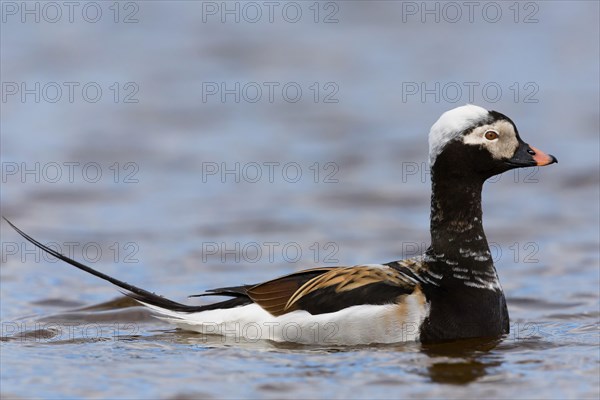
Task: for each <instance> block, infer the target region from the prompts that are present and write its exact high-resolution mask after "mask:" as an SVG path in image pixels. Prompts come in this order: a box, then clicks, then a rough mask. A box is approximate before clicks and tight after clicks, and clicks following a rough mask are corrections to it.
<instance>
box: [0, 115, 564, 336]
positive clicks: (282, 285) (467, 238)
mask: <svg viewBox="0 0 600 400" xmlns="http://www.w3.org/2000/svg"><path fill="white" fill-rule="evenodd" d="M429 159H430V165H431V181H432V185H431V186H432V195H431V227H430V230H431V246H430V247H429V248H428V249H427V251H426V252H425V254H423V255H422V256H419V257H415V258H411V259H406V260H401V261H392V262H389V263H386V264H364V265H355V266H351V267H323V268H313V269H308V270H304V271H300V272H295V273H292V274H290V275H286V276H283V277H280V278H277V279H273V280H270V281H268V282H263V283H259V284H254V285H242V286H232V287H225V288H219V289H213V290H209V291H207V293H204V294H201V295H198V296H226V297H229V299H227V300H224V301H220V302H216V303H213V304H208V305H201V306H197V305H185V304H181V303H178V302H175V301H172V300H169V299H166V298H164V297H162V296H158V295H156V294H154V293H151V292H149V291H146V290H144V289H141V288H138V287H136V286H133V285H130V284H128V283H126V282H122V281H119V280H117V279H114V278H112V277H110V276H107V275H104V274H102V273H101V272H98V271H96V270H94V269H92V268H90V267H87V266H85V265H83V264H81V263H79V262H77V261H75V260H72V259H70V258H68V257H65V256H64V255H62V254H60V253H57V252H56V251H54V250H53V249H51V248H49V247H47V246H45V245H43V244H42V243H40V242H38V241H37V240H35V239H33V238H31V237H30V236H29V235H27V234H26V233H24V232H23V231H21V230H20V229H19V228H17V227H16V226H14V225H13V224H12V223H11V222H9V221H7V222H8V223H9V224H10V225H11V226H12V227H13V228H14V229H15V230H16V231H17V232H18V233H19V234H21V235H22V236H23V237H24V238H25V239H27V240H28V241H30V242H32V243H33V244H35V245H36V246H38V247H39V248H41V249H42V250H44V251H46V252H48V253H50V254H52V255H53V256H55V257H57V258H59V259H61V260H63V261H65V262H67V263H69V264H71V265H73V266H75V267H77V268H79V269H81V270H83V271H86V272H88V273H90V274H93V275H95V276H97V277H100V278H102V279H104V280H106V281H109V282H111V283H113V284H115V285H116V286H118V287H120V288H121V289H123V292H124V293H125V294H126V295H127V296H130V297H132V298H134V299H135V300H137V301H139V302H140V303H141V304H143V305H144V306H146V307H149V308H150V309H152V310H153V312H155V314H156V315H157V316H158V317H159V318H162V319H164V320H166V321H169V322H171V323H173V324H175V325H176V326H177V327H179V328H181V329H185V330H190V331H196V332H200V333H203V334H219V335H225V336H236V337H238V338H239V337H243V338H246V339H257V340H258V339H266V340H273V341H277V342H296V343H307V344H331V345H356V344H369V343H396V342H405V341H416V340H420V341H421V342H436V341H446V340H453V339H461V338H473V337H498V336H501V335H503V334H506V333H508V331H509V318H508V311H507V308H506V301H505V298H504V293H503V292H502V288H501V286H500V283H499V281H498V276H497V274H496V269H495V268H494V264H493V261H492V257H491V254H490V249H489V247H488V243H487V240H486V237H485V233H484V231H483V225H482V212H481V191H482V187H483V183H484V182H485V180H486V179H488V178H490V177H492V176H494V175H497V174H501V173H502V172H505V171H507V170H510V169H513V168H521V167H531V166H544V165H549V164H552V163H555V162H557V160H556V158H555V157H554V156H551V155H548V154H545V153H543V152H542V151H540V150H538V149H536V148H535V147H533V146H529V145H528V144H527V143H525V142H524V141H523V140H522V139H521V137H520V136H519V133H518V131H517V127H516V126H515V124H514V123H513V121H512V120H511V119H510V118H508V117H507V116H505V115H503V114H500V113H499V112H496V111H488V110H486V109H484V108H481V107H478V106H475V105H466V106H462V107H458V108H455V109H453V110H450V111H447V112H445V113H444V114H442V116H441V117H440V118H439V119H438V120H437V122H436V123H435V124H434V125H433V126H432V127H431V131H430V134H429Z"/></svg>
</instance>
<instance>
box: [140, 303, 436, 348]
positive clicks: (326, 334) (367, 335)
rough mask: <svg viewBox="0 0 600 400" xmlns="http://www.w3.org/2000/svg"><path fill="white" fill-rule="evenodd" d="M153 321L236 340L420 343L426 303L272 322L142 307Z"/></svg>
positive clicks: (296, 315) (252, 307)
mask: <svg viewBox="0 0 600 400" xmlns="http://www.w3.org/2000/svg"><path fill="white" fill-rule="evenodd" d="M143 304H144V305H145V306H147V307H148V308H150V309H152V310H153V311H154V312H155V313H156V314H157V317H158V318H160V319H163V320H165V321H168V322H170V323H173V324H175V325H176V326H177V327H178V328H181V329H184V330H188V331H195V332H199V333H202V334H208V335H223V336H227V337H233V338H236V339H241V338H244V339H246V340H250V341H253V340H272V341H275V342H293V343H302V344H319V345H359V344H371V343H400V342H409V341H417V340H419V332H420V327H421V324H422V323H423V320H424V319H425V318H426V317H427V316H428V315H429V304H427V303H423V301H422V294H420V293H419V294H411V295H409V296H406V297H405V299H404V302H403V305H402V306H400V305H398V304H386V305H360V306H352V307H348V308H345V309H343V310H340V311H337V312H333V313H327V314H319V315H312V314H310V313H308V312H307V311H293V312H290V313H287V314H284V315H282V316H279V317H274V316H272V315H271V314H269V313H268V312H266V311H265V310H264V309H262V308H261V307H260V306H259V305H257V304H249V305H246V306H241V307H236V308H230V309H221V310H209V311H202V312H197V313H184V312H177V311H170V310H166V309H163V308H160V307H156V306H152V305H149V304H145V303H143Z"/></svg>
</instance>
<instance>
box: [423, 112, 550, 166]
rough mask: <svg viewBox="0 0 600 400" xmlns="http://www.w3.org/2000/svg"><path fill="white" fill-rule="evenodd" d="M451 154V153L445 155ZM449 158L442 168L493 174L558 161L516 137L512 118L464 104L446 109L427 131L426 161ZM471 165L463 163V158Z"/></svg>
mask: <svg viewBox="0 0 600 400" xmlns="http://www.w3.org/2000/svg"><path fill="white" fill-rule="evenodd" d="M447 153H451V154H447ZM440 158H445V159H447V160H452V162H451V163H450V164H448V165H446V166H445V168H450V167H451V168H467V167H471V168H474V169H476V170H478V171H489V172H490V173H491V174H490V176H492V175H495V174H497V173H501V172H504V171H506V170H508V169H511V168H517V167H529V166H535V165H538V166H543V165H549V164H552V163H554V162H557V160H556V158H555V157H554V156H551V155H548V154H546V153H544V152H542V151H540V150H538V149H536V148H535V147H532V146H529V145H528V144H527V143H525V142H524V141H523V140H521V138H520V137H519V132H518V130H517V127H516V125H515V124H514V123H513V121H512V120H511V119H510V118H508V117H507V116H506V115H504V114H501V113H499V112H496V111H488V110H486V109H485V108H482V107H479V106H476V105H473V104H467V105H465V106H461V107H457V108H454V109H452V110H449V111H446V112H445V113H443V114H442V116H441V117H440V118H439V119H438V120H437V121H436V123H435V124H433V126H432V127H431V131H430V132H429V164H430V166H431V167H432V168H433V166H434V165H435V163H436V161H437V160H438V159H440ZM466 159H468V160H471V162H472V163H475V164H474V165H465V162H463V160H466Z"/></svg>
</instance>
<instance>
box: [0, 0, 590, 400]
mask: <svg viewBox="0 0 600 400" xmlns="http://www.w3.org/2000/svg"><path fill="white" fill-rule="evenodd" d="M15 4H16V6H17V7H19V6H20V4H21V3H15ZM30 4H32V5H31V6H30V7H32V8H33V7H35V6H34V5H33V4H34V2H31V3H30ZM41 4H42V3H40V13H45V14H41V15H40V16H41V19H40V22H39V23H36V22H34V21H33V19H32V16H29V17H27V18H29V19H27V18H26V20H25V23H23V22H21V16H20V14H19V13H18V12H19V10H17V11H14V9H13V8H10V7H9V8H8V9H7V8H6V7H7V3H2V7H4V8H3V17H4V18H6V20H5V21H3V23H2V28H1V29H2V31H1V46H2V58H1V67H2V71H1V72H2V79H1V80H2V82H3V88H2V89H3V96H5V97H6V98H3V100H2V103H1V106H2V119H1V133H2V142H1V146H2V153H1V156H2V174H3V175H2V179H3V180H2V192H1V200H2V215H4V216H6V217H8V218H10V219H11V220H12V221H13V222H15V223H16V224H17V225H18V226H20V227H21V228H23V229H24V230H25V231H27V232H28V233H30V234H31V235H33V236H34V237H35V238H37V239H39V240H41V241H42V242H45V243H48V242H53V244H54V245H55V246H59V247H60V249H61V250H62V251H63V252H65V253H67V254H70V255H72V256H73V257H74V258H76V259H78V260H81V261H83V262H86V263H87V264H89V265H91V266H93V267H95V268H97V269H99V270H101V271H103V272H105V273H107V274H109V275H113V276H116V277H118V278H120V279H123V280H125V281H128V282H131V283H133V284H136V285H138V286H141V287H144V288H147V289H150V290H153V291H156V292H157V293H160V294H162V295H165V296H167V297H170V298H173V299H175V300H180V301H189V303H190V304H193V303H199V302H201V301H202V300H199V299H190V300H186V299H185V297H186V296H187V295H188V294H194V293H199V292H202V291H203V290H205V289H209V288H211V287H219V286H222V285H230V284H239V283H253V282H259V281H261V280H265V279H269V278H272V277H274V276H277V275H281V274H285V273H288V272H290V271H295V270H298V269H300V268H307V267H312V266H314V265H315V264H319V265H337V264H342V265H343V264H355V263H361V262H367V263H373V262H386V261H390V260H393V259H398V258H401V257H403V256H407V257H408V256H412V255H414V254H415V253H418V252H420V251H422V250H423V249H424V248H425V247H426V246H427V243H428V231H427V228H428V212H429V204H428V199H429V183H428V174H427V169H426V168H425V165H426V164H425V163H426V161H427V154H426V153H427V137H426V136H427V132H428V129H429V126H430V125H431V124H432V123H433V122H434V121H435V119H436V118H437V117H438V115H439V114H440V113H441V112H443V111H445V110H446V109H449V108H452V107H455V106H457V105H460V104H464V103H466V102H468V101H470V100H472V101H473V102H475V103H477V104H480V105H483V106H485V107H489V108H493V109H497V110H499V111H501V112H504V113H506V114H508V115H509V116H511V117H512V118H513V119H514V120H515V122H516V123H517V125H518V127H519V129H520V132H521V135H522V137H523V138H524V139H525V140H526V141H528V142H529V143H531V144H533V145H534V146H536V147H539V148H541V149H543V150H545V151H548V152H550V153H552V154H554V155H556V156H557V157H558V159H559V161H560V163H559V164H557V165H553V166H551V167H548V168H543V169H539V170H538V169H533V170H530V171H520V172H519V173H512V172H511V173H508V174H505V175H503V176H502V177H501V178H500V179H498V180H496V181H494V182H490V183H488V184H487V185H486V187H485V192H484V213H485V227H486V232H487V236H488V240H489V241H490V242H491V244H492V253H494V255H495V262H496V266H497V268H498V272H499V276H500V279H501V282H502V285H503V288H504V290H505V292H506V296H507V300H508V305H509V311H510V315H511V333H510V334H509V335H508V336H507V337H505V338H502V339H501V340H475V341H466V342H461V343H452V344H444V345H437V346H421V345H419V344H415V343H409V344H402V345H395V346H367V347H357V348H348V347H342V348H325V347H306V346H296V345H282V344H274V343H268V342H257V341H252V340H241V339H240V340H237V339H228V340H224V339H223V338H220V337H210V336H201V335H197V334H192V333H186V332H181V331H177V330H173V329H172V328H171V327H170V326H169V325H166V324H164V323H162V322H161V321H158V320H156V319H154V318H152V317H151V316H150V315H149V314H148V313H147V312H146V311H145V310H144V309H142V308H140V307H136V306H134V305H133V304H132V303H131V302H129V301H128V300H125V299H123V298H121V297H118V292H117V291H115V289H114V288H113V287H111V286H110V285H109V284H106V283H104V282H102V281H99V280H98V279H96V278H94V277H91V276H88V275H86V274H84V273H82V272H80V271H76V270H74V269H73V268H71V267H69V266H67V265H64V264H63V263H58V262H54V261H55V260H52V259H49V258H45V257H44V256H43V255H42V254H40V253H39V252H37V251H36V250H34V249H33V248H32V247H31V246H29V245H27V244H25V242H23V240H21V239H20V237H18V236H17V235H16V233H15V232H13V231H12V230H11V229H10V228H9V227H8V226H7V224H5V223H3V224H2V225H1V233H2V267H1V269H0V277H1V283H0V285H1V286H0V288H1V300H2V302H1V307H0V315H1V320H2V341H1V342H0V345H1V357H0V367H1V371H0V374H1V385H0V391H1V394H2V397H3V398H10V397H20V398H30V397H44V398H80V397H96V398H167V399H175V398H177V399H185V398H197V397H206V398H432V397H438V398H439V397H445V398H561V399H562V398H598V396H600V378H599V376H600V371H599V370H600V365H599V363H600V354H599V352H600V336H599V327H600V323H599V319H600V309H599V307H600V306H599V299H600V294H599V285H600V280H599V274H600V266H599V246H600V238H599V233H598V227H599V201H600V199H599V179H600V178H599V168H600V160H599V158H600V155H599V143H598V138H599V135H598V132H599V125H598V122H599V121H598V120H599V117H598V116H599V99H598V88H599V82H598V80H599V78H598V77H599V62H598V60H599V59H600V57H599V44H598V37H599V21H598V11H599V10H598V3H597V2H564V3H563V2H530V3H527V4H529V5H527V4H525V3H521V5H520V6H519V7H520V8H519V9H518V10H519V14H518V16H517V17H515V12H516V11H515V8H514V6H513V8H509V7H511V5H512V4H513V3H511V2H507V3H504V2H503V3H498V4H500V7H501V11H502V17H501V18H500V20H498V22H495V23H492V22H490V21H492V20H493V19H494V18H492V17H493V16H494V15H493V14H492V11H493V10H492V9H491V8H490V7H494V6H493V5H491V6H490V5H489V3H478V4H479V7H478V8H476V9H475V13H474V16H473V18H474V21H473V22H472V23H471V22H469V20H468V10H467V9H465V8H463V9H462V19H460V20H457V21H456V22H454V23H453V22H451V20H453V19H454V18H455V14H454V13H453V9H452V7H454V6H453V5H452V4H459V5H460V4H461V3H452V4H450V3H434V2H431V3H429V4H430V5H431V7H432V9H435V8H434V7H439V12H440V22H439V23H437V22H436V21H435V15H429V16H428V14H425V15H424V18H425V23H423V22H421V17H423V16H422V15H421V14H420V12H421V11H422V10H420V9H417V11H415V9H414V8H411V7H420V4H421V3H420V2H417V3H413V2H360V1H358V2H337V3H334V2H331V3H321V4H319V5H318V6H319V8H318V9H319V15H318V18H317V19H318V21H319V22H317V23H315V22H314V17H315V15H314V12H315V8H314V5H313V3H312V2H310V3H309V2H307V3H298V4H299V7H300V9H301V10H302V17H301V18H300V20H299V21H298V22H296V23H292V22H288V21H287V20H286V18H287V19H288V20H290V21H291V20H293V18H292V17H293V16H294V15H293V14H291V13H292V11H293V9H292V8H289V7H295V6H293V5H292V6H287V7H288V8H289V9H288V10H287V12H289V13H290V14H286V15H285V18H284V17H283V16H282V14H281V13H279V11H281V10H280V9H276V10H275V14H273V15H274V16H273V18H274V22H273V23H270V22H268V19H267V20H265V19H264V18H267V16H268V9H267V8H266V7H267V6H265V5H264V4H263V3H260V2H259V3H255V4H258V7H259V8H260V9H261V10H262V12H263V14H262V15H263V20H259V21H257V22H255V23H252V22H248V20H251V19H252V18H253V16H254V15H255V14H250V13H251V12H252V9H250V8H246V9H245V11H244V8H243V7H244V5H243V4H241V3H239V4H238V6H237V7H239V10H240V13H241V14H240V21H239V23H236V22H235V20H234V19H233V20H232V19H231V18H235V15H234V16H233V17H232V16H229V17H226V18H229V19H226V21H225V23H222V22H221V19H220V17H221V16H220V14H217V15H216V16H214V15H213V14H212V13H213V11H214V9H213V8H211V7H213V6H215V4H216V7H220V4H221V3H220V2H218V3H211V2H204V3H201V2H198V3H194V2H173V3H170V4H169V5H167V4H166V3H165V2H160V1H157V2H131V3H122V4H121V6H120V7H121V8H119V12H120V13H119V15H118V18H117V20H118V21H119V22H118V23H115V22H114V18H115V14H114V12H115V9H114V8H113V9H111V8H109V7H110V6H111V4H112V3H101V8H102V12H103V13H102V17H101V18H100V20H99V21H98V22H96V23H91V22H87V21H86V20H85V19H83V18H82V17H81V14H80V13H79V11H81V10H80V8H77V9H76V10H75V14H74V21H73V22H69V21H68V20H65V18H67V16H68V12H67V11H68V10H67V9H65V8H63V9H62V11H63V19H62V20H59V21H57V22H54V23H52V22H48V21H47V20H48V19H52V18H53V16H54V15H55V14H53V13H52V9H50V8H46V9H45V11H43V9H42V8H41V7H42V5H41ZM228 4H229V7H232V9H234V7H236V5H235V4H236V3H234V2H230V3H228ZM284 4H287V3H281V8H283V6H284ZM435 4H438V5H437V6H435ZM448 4H450V5H448ZM11 5H13V3H9V4H8V6H11ZM415 5H416V6H415ZM311 6H312V7H313V8H310V7H311ZM203 7H204V15H203ZM246 7H247V6H246ZM484 7H487V8H486V10H487V11H486V12H488V13H489V14H485V18H484V16H483V15H482V14H481V10H483V8H484ZM81 9H83V3H82V6H81ZM78 10H79V11H78ZM277 10H279V11H277ZM87 11H88V12H89V13H90V14H89V15H88V14H86V17H87V18H88V19H91V16H93V15H92V11H93V10H92V9H89V10H87ZM218 11H219V10H218ZM13 12H17V14H16V16H14V15H13ZM414 12H417V14H413V13H414ZM203 17H205V19H206V22H203ZM44 18H45V19H44ZM132 18H134V19H137V20H138V21H137V22H132V23H123V22H124V20H125V19H127V20H131V19H132ZM515 18H516V19H517V20H518V22H515ZM325 19H326V20H327V21H329V23H324V20H325ZM332 19H337V20H338V22H334V21H332ZM532 19H537V22H535V21H532ZM526 21H527V23H525V22H526ZM130 22H131V21H130ZM7 82H8V86H7ZM23 82H25V83H26V88H25V89H31V88H33V89H31V90H33V94H32V93H30V94H26V95H25V97H24V98H23V99H22V98H21V94H22V93H21V92H20V90H21V86H20V85H21V83H23ZM35 82H40V90H39V91H38V93H39V97H40V98H39V102H38V101H36V97H35V96H36V93H35V92H36V89H35ZM65 82H76V83H79V86H76V88H82V87H83V86H84V85H86V84H88V86H89V87H90V89H89V90H90V92H89V93H87V94H86V96H87V98H84V96H83V95H82V92H81V91H80V90H76V91H75V92H74V99H73V102H70V101H69V100H68V98H67V97H65V96H67V95H68V92H67V89H66V88H67V84H66V83H65ZM115 82H116V83H117V86H113V85H114V84H115ZM223 82H224V83H225V84H226V86H227V87H226V88H229V89H231V88H233V89H234V92H235V87H236V86H235V84H236V82H239V83H240V91H239V92H238V95H239V97H240V100H239V102H236V100H235V96H236V94H227V95H225V97H224V102H223V101H222V100H221V97H220V93H217V94H215V95H210V94H209V93H210V90H214V89H215V86H214V84H215V83H216V85H217V86H216V87H217V88H218V89H219V90H220V84H221V83H223ZM269 82H275V83H269ZM436 82H438V83H439V88H440V90H439V91H437V92H436V93H433V94H426V95H424V96H425V97H424V98H423V99H422V98H421V94H422V92H420V90H421V86H420V85H421V83H425V89H428V88H429V89H431V88H434V92H435V88H436ZM473 82H474V83H473ZM11 83H16V84H17V86H16V87H18V88H19V92H18V93H16V94H14V95H9V94H7V93H10V92H11V91H14V88H15V86H14V85H12V84H11ZM53 83H56V84H58V86H60V87H62V90H63V97H62V98H61V100H59V101H56V102H52V101H50V100H52V99H53V98H54V97H53V96H54V92H53V91H52V90H55V89H56V85H54V84H53ZM129 83H131V85H129V86H127V85H128V84H129ZM315 83H316V86H315ZM94 84H95V85H94ZM515 84H516V86H515ZM45 85H46V86H45ZM257 85H258V87H260V88H261V90H262V95H263V97H262V98H261V99H260V100H258V101H256V102H255V103H252V102H250V101H249V100H252V99H254V98H255V92H253V90H256V87H257ZM268 85H272V86H273V87H275V88H278V90H276V91H275V92H274V98H273V102H270V101H269V99H268V87H269V86H268ZM285 85H288V86H287V87H288V89H289V92H288V93H286V94H285V95H284V94H283V93H282V92H281V91H280V90H279V89H280V88H282V87H283V86H285ZM415 85H416V86H415ZM469 85H471V86H473V87H476V88H477V90H475V91H474V92H473V96H474V98H472V99H469V98H468V94H467V87H469ZM486 85H487V86H486ZM98 86H99V87H100V88H101V90H102V96H101V98H100V99H99V100H98V101H97V102H91V100H90V99H91V98H92V97H93V92H92V90H93V89H94V88H96V87H98ZM457 86H458V87H460V88H462V90H463V92H464V93H463V96H462V97H461V98H459V99H457V100H455V98H456V96H455V92H454V91H452V90H454V89H456V87H457ZM484 86H486V87H487V88H488V89H489V92H488V93H487V94H485V95H484V93H483V92H482V91H481V90H480V89H481V88H482V87H484ZM44 87H45V89H44ZM111 87H112V88H111ZM117 87H118V88H119V89H118V90H119V91H118V93H117ZM244 87H245V88H246V89H243V88H244ZM298 87H300V89H301V90H302V96H301V98H300V99H299V100H298V101H297V102H292V101H290V100H291V99H292V98H293V96H294V92H292V91H293V90H294V89H296V88H298ZM498 87H499V88H500V89H501V91H502V95H501V96H500V98H498V99H497V101H495V100H496V99H495V98H493V92H492V91H493V90H494V88H498ZM415 88H418V90H419V92H417V93H416V94H411V93H413V92H414V90H416V89H415ZM444 88H445V89H444ZM317 89H318V93H317ZM244 90H245V91H244ZM517 92H518V93H517ZM436 94H437V96H438V97H439V98H436ZM115 96H116V97H115ZM127 96H129V97H127ZM285 96H288V97H285ZM315 96H317V97H316V101H315ZM115 99H116V100H117V101H116V102H115ZM126 100H138V102H137V103H128V102H125V101H126ZM326 100H327V101H326ZM333 100H337V102H330V101H333ZM486 100H494V102H492V101H486ZM534 100H537V101H535V102H534ZM36 163H39V164H36ZM65 163H79V164H65ZM90 163H91V164H90ZM94 163H95V164H94ZM236 163H239V167H236ZM273 163H275V164H273ZM276 163H278V164H276ZM293 163H295V164H293ZM37 165H39V166H37ZM69 168H72V170H69ZM235 168H239V173H236V172H230V173H228V174H225V175H224V176H221V172H222V171H223V169H228V170H235ZM270 168H272V169H270ZM36 169H37V171H39V172H29V173H25V174H24V175H23V171H24V170H30V171H31V170H33V171H36ZM216 169H218V170H216ZM56 171H60V173H61V174H60V176H58V175H57V173H56ZM70 171H71V172H72V176H70V175H69V172H70ZM97 171H100V172H101V173H102V175H101V176H100V177H98V176H97ZM257 171H259V172H260V173H261V176H260V178H258V176H257V175H256V173H257ZM298 171H301V172H302V175H301V176H299V177H298V176H297V172H298ZM270 172H272V176H269V173H270ZM317 172H318V173H317ZM213 173H214V174H213ZM236 178H239V179H238V180H239V182H238V181H236ZM257 178H258V179H257ZM136 181H137V182H136ZM300 253H301V254H300ZM113 300H114V301H113Z"/></svg>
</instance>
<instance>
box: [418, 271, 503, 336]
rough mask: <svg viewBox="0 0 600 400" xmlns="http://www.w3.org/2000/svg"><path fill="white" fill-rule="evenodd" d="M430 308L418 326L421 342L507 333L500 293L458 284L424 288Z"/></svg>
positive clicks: (500, 291) (449, 283) (501, 294)
mask: <svg viewBox="0 0 600 400" xmlns="http://www.w3.org/2000/svg"><path fill="white" fill-rule="evenodd" d="M423 293H424V294H425V297H426V300H427V301H428V303H429V305H430V312H429V316H428V317H427V318H426V319H425V321H423V324H422V325H421V335H420V339H421V341H422V342H424V343H427V342H440V341H448V340H456V339H464V338H474V337H498V336H501V335H504V334H507V333H508V332H509V317H508V309H507V308H506V299H505V298H504V293H503V292H502V290H491V289H481V288H474V287H469V286H465V285H463V284H461V283H460V282H452V281H451V282H448V283H446V284H444V283H443V282H442V284H441V285H439V286H435V285H425V286H424V287H423Z"/></svg>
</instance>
